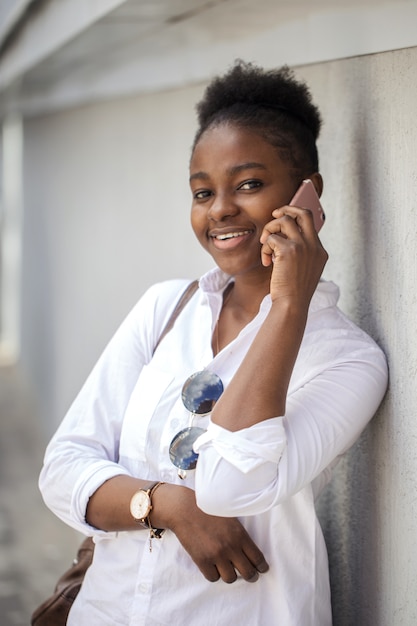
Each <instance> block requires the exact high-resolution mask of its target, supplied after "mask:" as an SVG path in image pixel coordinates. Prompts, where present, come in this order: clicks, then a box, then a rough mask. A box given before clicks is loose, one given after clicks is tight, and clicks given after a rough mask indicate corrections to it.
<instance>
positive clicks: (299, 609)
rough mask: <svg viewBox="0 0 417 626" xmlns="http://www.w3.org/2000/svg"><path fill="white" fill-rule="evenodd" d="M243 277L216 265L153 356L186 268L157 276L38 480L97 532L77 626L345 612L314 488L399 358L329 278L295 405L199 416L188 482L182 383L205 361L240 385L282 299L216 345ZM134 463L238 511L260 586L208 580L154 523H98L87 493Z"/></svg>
mask: <svg viewBox="0 0 417 626" xmlns="http://www.w3.org/2000/svg"><path fill="white" fill-rule="evenodd" d="M229 280H230V277H228V276H226V275H224V274H223V273H222V272H221V271H220V270H218V269H215V270H212V271H210V272H208V273H207V274H206V275H205V276H203V278H202V279H201V280H200V289H199V290H198V291H197V293H196V294H195V295H194V296H193V298H192V300H191V301H190V302H189V303H188V305H187V306H186V308H185V309H184V310H183V312H182V313H181V315H180V317H179V318H178V319H177V321H176V324H175V326H174V328H173V329H172V330H171V331H170V332H169V333H168V334H167V335H166V337H165V338H164V339H163V341H162V342H161V344H160V345H159V347H158V348H157V350H156V352H155V354H154V356H153V357H152V352H153V347H154V345H155V344H156V342H157V340H158V337H159V334H160V333H161V330H162V328H163V327H164V325H165V323H166V321H167V320H168V319H169V316H170V314H171V311H172V309H173V308H174V306H175V304H176V302H177V300H178V297H179V295H180V293H181V292H182V291H183V290H184V288H185V286H186V281H179V280H178V281H168V282H166V283H162V284H158V285H154V286H153V287H152V288H150V289H149V290H148V291H147V292H146V294H145V295H144V296H143V297H142V298H141V300H140V301H139V302H138V304H137V305H136V306H135V307H134V309H133V310H132V312H131V313H130V314H129V315H128V317H127V318H126V320H125V321H124V322H123V323H122V325H121V327H120V328H119V330H118V331H117V332H116V334H115V336H114V337H113V339H112V340H111V341H110V343H109V345H108V346H107V348H106V349H105V351H104V353H103V355H102V356H101V358H100V359H99V361H98V363H97V365H96V366H95V368H94V369H93V371H92V373H91V375H90V376H89V378H88V379H87V381H86V383H85V385H84V387H83V388H82V390H81V392H80V394H79V395H78V397H77V398H76V400H75V402H74V403H73V405H72V407H71V408H70V410H69V412H68V414H67V416H66V417H65V419H64V420H63V423H62V424H61V426H60V427H59V429H58V431H57V433H56V434H55V436H54V437H53V439H52V441H51V443H50V444H49V446H48V449H47V452H46V456H45V463H44V467H43V469H42V472H41V477H40V487H41V490H42V493H43V496H44V499H45V501H46V503H47V505H48V506H49V507H50V508H51V509H52V510H53V511H54V512H55V513H56V514H57V515H58V516H59V517H60V518H61V519H62V520H64V521H65V522H66V523H67V524H69V525H70V526H73V527H74V528H76V529H78V530H80V531H81V532H83V533H85V534H92V535H94V537H95V541H96V550H95V556H94V562H93V564H92V566H91V567H90V569H89V570H88V572H87V575H86V578H85V580H84V583H83V586H82V589H81V591H80V593H79V595H78V597H77V599H76V601H75V603H74V605H73V607H72V609H71V612H70V616H69V620H68V624H69V626H115V625H116V624H117V625H120V626H128V625H129V626H133V625H135V626H139V625H140V626H142V625H143V626H145V625H146V626H156V625H159V626H160V625H162V624H164V625H168V624H169V625H170V626H183V625H185V624H189V625H191V626H192V625H195V626H217V625H218V626H223V625H224V626H226V625H227V626H230V624H244V625H245V626H259V625H262V626H263V625H265V626H274V625H275V624H276V625H277V626H278V625H279V626H282V625H284V626H293V625H294V626H295V625H297V626H329V625H330V624H331V607H330V591H329V580H328V566H327V554H326V548H325V544H324V540H323V536H322V532H321V529H320V526H319V523H318V520H317V518H316V513H315V508H314V500H315V498H316V496H317V495H318V493H319V492H320V491H321V489H322V488H323V486H324V485H325V484H326V483H327V482H328V480H329V478H330V473H331V470H332V468H333V467H334V466H335V464H336V463H337V460H338V458H339V457H340V455H341V454H343V453H344V452H345V451H346V450H347V449H348V448H349V447H350V446H351V445H352V444H353V443H354V441H355V440H356V439H357V437H358V436H359V434H360V433H361V431H362V430H363V428H364V427H365V425H366V424H367V422H368V421H369V420H370V419H371V417H372V416H373V414H374V413H375V411H376V409H377V407H378V405H379V403H380V402H381V399H382V397H383V395H384V392H385V388H386V383H387V367H386V361H385V357H384V355H383V353H382V352H381V350H380V349H379V348H378V346H377V345H376V344H375V343H374V342H373V341H372V340H371V339H370V338H369V337H368V336H367V335H366V334H365V333H364V332H362V331H361V330H360V329H358V328H357V327H356V326H355V325H354V324H353V323H352V322H350V321H349V320H348V319H347V318H346V317H345V316H344V315H343V313H341V311H340V310H339V309H338V308H337V306H336V303H337V300H338V295H339V294H338V289H337V287H336V286H335V285H334V284H333V283H330V282H324V281H322V282H320V284H319V285H318V287H317V290H316V293H315V294H314V296H313V299H312V301H311V304H310V310H309V316H308V321H307V326H306V329H305V333H304V338H303V341H302V344H301V347H300V351H299V354H298V358H297V361H296V364H295V367H294V370H293V374H292V377H291V381H290V387H289V392H288V398H287V408H286V414H285V415H284V416H277V417H275V418H272V419H269V420H267V421H265V422H261V423H259V424H257V425H255V426H253V427H251V428H247V429H243V430H240V431H237V432H233V433H231V432H229V431H227V430H225V429H223V428H221V427H219V426H217V425H215V424H212V423H210V418H209V417H200V418H197V422H196V423H195V425H198V426H201V427H203V428H206V429H207V432H206V434H204V435H203V436H202V437H201V438H200V439H199V440H198V441H197V443H196V444H195V448H196V449H197V450H198V451H199V454H200V456H199V460H198V464H197V469H196V470H194V471H189V472H187V476H186V478H185V481H181V480H180V479H179V478H178V475H177V469H176V468H175V467H174V466H173V465H172V464H171V462H170V459H169V453H168V451H169V444H170V442H171V440H172V438H173V437H174V435H175V434H176V433H177V432H178V431H179V430H181V428H184V427H186V426H188V425H189V417H190V416H189V413H188V411H187V410H186V409H185V407H184V406H183V404H182V401H181V388H182V385H183V383H184V381H185V380H186V379H187V377H188V376H189V375H190V374H192V373H194V372H197V371H199V370H202V369H204V368H207V369H210V370H212V371H214V372H216V374H218V376H220V378H221V379H222V381H223V383H224V385H225V386H227V384H228V382H229V381H230V379H231V378H232V376H233V374H234V373H235V371H236V369H237V368H238V366H239V364H240V363H241V361H242V358H243V357H244V355H245V354H246V352H247V350H248V347H249V346H250V344H251V342H252V340H253V338H254V336H255V334H256V332H257V330H258V329H259V327H260V325H261V324H262V322H263V320H264V319H265V316H266V315H267V313H268V311H269V309H270V306H271V300H270V297H269V296H266V297H265V298H264V300H263V302H262V304H261V307H260V310H259V313H258V315H257V316H256V317H255V319H254V320H252V322H250V323H249V324H248V325H247V326H246V327H245V328H244V329H243V330H242V331H241V333H240V334H239V336H238V337H237V338H236V339H235V340H234V341H232V342H231V343H230V344H229V345H228V346H226V347H225V348H224V349H223V350H222V351H221V352H220V353H219V354H218V355H217V356H215V357H214V358H213V353H212V349H211V338H212V333H213V329H214V326H215V324H216V320H217V318H218V315H219V313H220V310H221V306H222V292H223V291H224V289H225V287H226V285H227V283H228V281H229ZM247 393H248V394H250V393H251V390H250V389H248V390H247ZM120 474H127V475H131V476H136V477H138V478H142V479H149V481H150V482H151V481H156V480H162V481H166V482H171V483H178V484H182V485H184V484H185V485H186V486H188V487H191V488H195V489H196V494H197V502H198V504H199V506H200V507H201V508H202V509H203V510H205V511H206V512H208V513H211V514H215V515H220V516H233V517H239V519H240V520H241V521H242V523H243V524H244V526H245V528H246V529H247V530H248V532H249V534H250V535H251V537H252V538H253V540H254V541H255V543H256V544H257V545H258V546H259V548H260V549H261V550H262V551H263V553H264V555H265V558H266V560H267V561H268V563H269V565H270V569H269V571H268V572H267V573H265V574H263V575H261V576H260V577H259V580H258V581H257V582H256V583H248V582H246V581H245V580H243V579H241V578H238V580H237V581H236V582H235V583H233V584H226V583H224V582H223V581H222V580H219V581H217V582H216V583H210V582H208V581H207V580H206V579H205V578H204V577H203V575H202V574H201V572H200V571H199V569H198V568H197V566H196V565H195V564H194V562H193V561H192V559H191V558H190V556H189V555H188V553H186V552H185V550H184V549H183V548H182V546H181V544H180V543H179V541H178V540H177V538H176V536H175V535H174V534H173V533H172V532H170V531H166V532H165V533H164V535H163V537H162V539H160V540H154V541H153V550H152V552H150V551H149V536H148V533H147V532H146V531H131V532H119V533H107V532H104V531H99V530H97V529H93V528H91V527H90V526H89V525H88V524H87V523H86V521H85V512H86V507H87V503H88V499H89V497H90V496H91V495H92V494H93V493H94V492H95V491H96V489H97V488H98V487H99V486H100V485H101V484H102V483H103V482H104V481H106V480H108V479H109V478H111V477H113V476H116V475H120Z"/></svg>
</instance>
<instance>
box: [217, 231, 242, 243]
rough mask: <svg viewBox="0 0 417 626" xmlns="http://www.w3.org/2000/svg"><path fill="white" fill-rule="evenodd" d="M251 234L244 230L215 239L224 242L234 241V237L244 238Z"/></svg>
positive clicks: (218, 236)
mask: <svg viewBox="0 0 417 626" xmlns="http://www.w3.org/2000/svg"><path fill="white" fill-rule="evenodd" d="M248 233H250V231H249V230H242V231H241V232H239V233H227V234H226V235H216V237H215V239H220V241H223V240H224V239H233V237H242V235H247V234H248Z"/></svg>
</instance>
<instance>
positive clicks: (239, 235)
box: [210, 230, 253, 250]
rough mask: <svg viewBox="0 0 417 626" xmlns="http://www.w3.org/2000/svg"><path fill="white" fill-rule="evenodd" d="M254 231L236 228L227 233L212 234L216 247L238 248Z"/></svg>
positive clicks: (223, 248)
mask: <svg viewBox="0 0 417 626" xmlns="http://www.w3.org/2000/svg"><path fill="white" fill-rule="evenodd" d="M252 233H253V230H235V231H229V232H227V233H226V232H225V233H214V234H210V237H211V239H212V241H213V244H214V247H215V248H217V249H218V250H230V249H232V248H236V247H237V246H239V245H240V244H241V243H242V242H244V241H246V239H248V237H250V236H251V235H252Z"/></svg>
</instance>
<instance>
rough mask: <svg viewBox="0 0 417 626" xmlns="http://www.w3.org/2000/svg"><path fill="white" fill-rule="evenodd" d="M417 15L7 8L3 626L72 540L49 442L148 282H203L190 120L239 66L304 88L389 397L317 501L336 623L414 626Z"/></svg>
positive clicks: (1, 346)
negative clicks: (214, 84) (46, 468)
mask: <svg viewBox="0 0 417 626" xmlns="http://www.w3.org/2000/svg"><path fill="white" fill-rule="evenodd" d="M416 23H417V2H416V1H415V0H413V1H408V2H407V1H401V0H391V1H387V2H384V1H381V0H361V1H356V0H349V1H347V0H316V1H314V2H311V1H310V0H291V1H290V2H289V1H286V0H256V2H254V1H253V0H100V1H97V0H32V1H30V0H0V131H1V143H0V394H1V395H0V429H1V430H0V623H1V625H2V626H11V625H21V626H23V625H26V624H28V623H29V616H30V614H31V612H32V611H33V609H34V608H35V607H36V606H37V604H39V603H40V602H41V601H42V600H43V599H44V598H45V597H46V596H47V595H48V594H49V593H50V592H51V591H52V589H53V586H54V584H55V582H56V579H57V578H58V576H59V575H61V573H62V572H63V571H64V570H65V569H66V568H67V566H68V565H69V564H70V563H71V561H72V558H73V556H74V553H75V549H76V546H77V545H78V543H79V541H80V537H79V536H78V535H76V534H75V533H73V532H72V531H71V530H69V529H68V528H66V527H65V526H64V525H63V524H62V523H61V522H59V521H58V520H57V519H55V518H54V516H53V515H52V514H51V513H50V512H49V511H47V510H46V508H45V507H44V505H43V503H42V500H41V497H40V495H39V492H38V488H37V477H38V474H39V470H40V467H41V463H42V456H43V452H44V449H45V446H46V444H47V441H48V439H49V437H50V436H51V434H52V433H53V432H54V430H55V429H56V427H57V425H58V424H59V422H60V421H61V419H62V417H63V416H64V414H65V412H66V410H67V408H68V407H69V405H70V403H71V402H72V400H73V398H74V397H75V395H76V393H77V392H78V390H79V388H80V386H81V385H82V383H83V381H84V380H85V378H86V376H87V375H88V373H89V371H90V369H91V368H92V366H93V365H94V363H95V361H96V360H97V358H98V356H99V354H100V352H101V351H102V349H103V348H104V346H105V344H106V343H107V341H108V340H109V338H110V336H111V335H112V333H113V332H114V330H115V329H116V328H117V326H118V325H119V323H120V322H121V321H122V319H123V318H124V316H125V315H126V314H127V313H128V311H129V310H130V308H131V307H132V306H133V304H134V303H135V302H136V301H137V299H138V298H139V297H140V295H141V294H142V293H143V291H144V290H145V289H146V288H147V287H148V286H149V285H151V284H152V283H154V282H156V281H160V280H164V279H167V278H173V277H188V278H195V277H198V276H199V275H200V274H201V273H202V272H204V271H205V270H206V269H208V268H209V267H211V260H210V258H209V257H207V256H206V255H205V253H204V252H203V251H202V250H200V249H199V246H198V244H197V242H195V241H194V238H193V234H192V232H191V228H190V226H189V215H188V213H189V204H190V196H189V191H188V184H187V178H188V176H187V169H188V161H189V157H190V146H191V142H192V139H193V135H194V131H195V127H196V120H195V110H194V106H195V103H196V102H197V101H198V99H199V98H200V97H201V95H202V93H203V90H204V88H205V85H206V83H207V81H208V80H209V79H210V78H211V77H212V76H213V75H215V74H216V73H219V72H223V71H225V70H226V69H227V68H228V67H229V66H230V65H231V64H232V63H233V61H234V60H235V59H236V58H242V59H244V60H245V61H252V62H255V63H257V64H260V65H263V66H265V67H267V68H268V67H275V66H280V65H283V64H288V65H290V66H291V67H293V68H294V70H295V72H296V74H297V76H299V77H300V78H302V79H305V80H307V82H308V84H309V85H310V87H311V91H312V93H313V98H314V100H315V102H316V103H317V104H318V105H319V107H320V109H321V111H322V114H323V118H324V125H323V131H322V135H321V138H320V141H319V151H320V155H321V171H322V174H323V177H324V181H325V188H324V194H323V198H322V200H323V205H324V207H325V209H326V213H327V220H326V226H325V228H324V229H323V230H322V235H321V236H322V239H323V242H324V245H325V247H326V248H327V249H328V251H329V253H330V261H329V263H328V265H327V267H326V272H325V278H328V279H332V280H334V281H335V282H337V283H338V284H339V285H340V286H341V289H342V297H341V307H342V308H343V310H344V311H345V312H346V313H348V314H349V315H350V316H351V317H352V319H354V320H355V321H356V322H357V323H359V324H360V325H361V326H362V327H363V328H364V329H365V330H366V331H368V332H369V333H370V334H371V335H372V336H373V337H374V338H375V339H376V340H377V341H378V342H379V343H380V345H381V346H382V347H383V348H384V350H385V351H386V353H387V356H388V359H389V364H390V372H391V384H390V389H389V392H388V394H387V396H386V398H385V401H384V403H383V405H382V407H381V409H380V411H379V413H378V415H377V416H376V417H375V418H374V420H373V421H372V423H371V425H370V426H369V428H368V429H367V431H366V432H365V433H364V435H363V436H362V438H361V440H360V441H359V442H358V444H357V445H356V446H355V447H354V449H353V450H352V451H351V452H350V453H349V454H348V455H347V456H346V457H345V459H344V460H343V461H342V463H341V464H340V466H339V467H338V469H337V472H336V475H335V478H334V480H333V482H332V484H331V485H330V487H329V488H328V489H327V491H326V492H325V494H324V496H323V497H322V499H321V502H320V516H321V519H322V524H323V528H324V532H325V536H326V540H327V543H328V547H329V558H330V568H331V579H332V593H333V605H334V624H335V626H353V625H354V626H397V625H405V626H411V625H413V624H415V623H417V595H416V594H415V588H416V586H417V558H416V557H417V554H416V552H417V548H416V540H415V539H416V536H417V521H416V520H417V511H416V507H417V505H416V503H417V498H416V493H417V489H416V487H417V485H416V482H417V479H416V477H417V454H416V449H417V446H416V443H417V427H416V420H415V415H416V414H417V398H416V394H415V384H416V380H417V339H416V333H415V320H416V314H417V288H416V285H417V262H416V250H417V208H416V197H417V169H416V164H417V158H416V157H417V148H416V146H417V124H416V121H415V120H416V117H417V78H416V76H417V73H416V67H417V31H416V27H415V25H416Z"/></svg>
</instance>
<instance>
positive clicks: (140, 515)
mask: <svg viewBox="0 0 417 626" xmlns="http://www.w3.org/2000/svg"><path fill="white" fill-rule="evenodd" d="M164 484H165V483H163V482H160V481H158V482H155V483H152V484H151V485H149V487H147V488H146V487H145V488H143V489H139V491H137V492H136V493H134V494H133V496H132V499H131V500H130V513H131V515H132V517H133V519H135V520H136V521H137V522H139V523H140V524H143V525H144V526H146V527H147V528H149V530H150V538H151V539H152V538H155V539H160V538H161V537H162V535H163V533H164V529H162V528H153V526H152V524H151V521H150V519H149V515H150V513H151V511H152V496H153V494H154V493H155V491H156V490H157V489H158V487H160V486H161V485H164Z"/></svg>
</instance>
